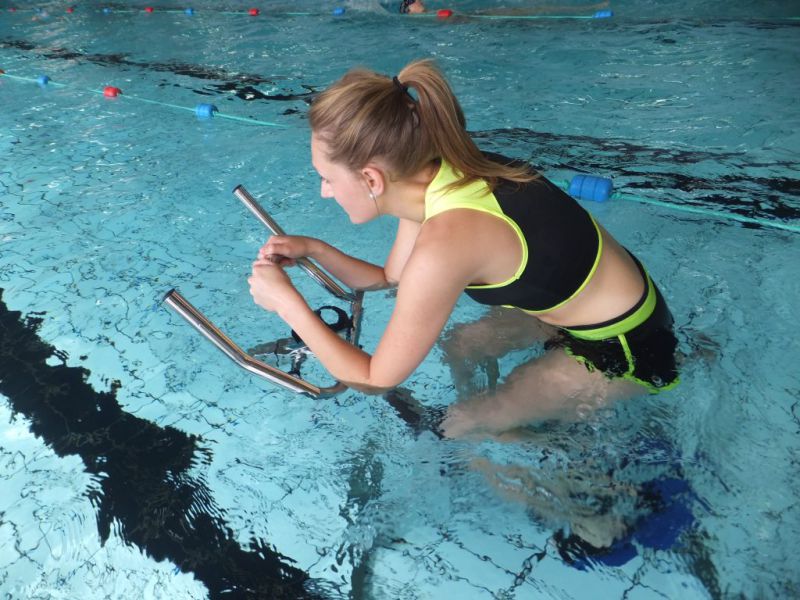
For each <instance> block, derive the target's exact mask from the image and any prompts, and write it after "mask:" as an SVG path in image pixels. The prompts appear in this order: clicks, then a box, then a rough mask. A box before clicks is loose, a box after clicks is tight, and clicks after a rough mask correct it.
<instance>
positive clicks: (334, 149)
mask: <svg viewBox="0 0 800 600" xmlns="http://www.w3.org/2000/svg"><path fill="white" fill-rule="evenodd" d="M409 88H411V89H413V90H414V92H415V93H416V98H414V97H413V96H412V95H411V93H410V92H409V91H408V89H409ZM308 119H309V122H310V124H311V130H312V132H313V133H314V134H315V135H316V136H317V137H318V138H319V139H320V140H322V141H323V142H324V143H325V145H326V146H327V149H328V156H327V158H328V159H329V160H331V161H332V162H335V163H339V164H342V165H345V166H347V167H348V168H349V169H351V170H353V171H357V170H359V169H361V168H362V167H364V166H365V165H366V164H367V163H369V162H370V161H372V160H376V159H378V160H380V161H381V162H383V163H384V164H385V165H386V166H387V168H388V170H389V175H390V177H391V178H392V179H403V178H405V177H409V176H411V175H414V174H415V173H418V172H419V171H420V170H422V169H423V168H424V167H426V166H428V165H430V164H431V162H433V161H435V160H437V159H439V158H442V159H444V160H445V161H447V162H448V163H450V164H451V165H452V166H453V167H454V169H455V170H456V171H457V172H459V173H460V174H461V175H462V177H461V179H459V180H458V181H457V182H455V183H454V184H453V187H461V186H464V185H467V184H469V183H471V182H473V181H475V180H477V179H484V180H485V181H486V182H487V183H488V184H489V186H490V187H491V188H494V187H495V185H497V182H498V180H499V179H507V180H510V181H515V182H519V183H524V182H528V181H533V180H534V179H536V178H537V177H538V175H536V174H535V173H534V172H532V171H531V169H530V168H529V167H527V166H525V165H503V164H500V163H496V162H493V161H491V160H489V159H488V158H486V157H485V156H484V155H483V154H482V153H481V151H480V150H479V149H478V147H477V146H476V145H475V143H474V142H473V141H472V138H470V137H469V134H468V133H467V130H466V119H465V118H464V112H463V111H462V110H461V105H460V104H459V103H458V100H457V99H456V97H455V96H454V95H453V91H452V90H451V89H450V85H449V84H448V83H447V80H446V79H445V78H444V76H443V75H442V73H441V72H440V71H439V69H438V68H437V67H436V65H435V64H434V63H433V61H432V60H429V59H428V60H418V61H414V62H412V63H410V64H409V65H407V66H406V67H405V68H404V69H403V70H402V71H400V73H399V74H398V75H397V77H396V78H394V80H393V79H392V78H390V77H386V76H385V75H380V74H378V73H375V72H374V71H370V70H367V69H361V68H359V69H353V70H351V71H349V72H348V73H347V74H345V75H344V76H343V77H342V78H341V79H340V80H339V81H337V82H336V83H334V84H333V85H331V86H330V87H329V88H328V89H326V90H325V91H324V92H322V93H321V94H320V95H319V96H318V97H317V98H316V100H315V101H314V103H313V104H312V106H311V110H310V111H309V113H308Z"/></svg>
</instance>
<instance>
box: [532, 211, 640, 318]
mask: <svg viewBox="0 0 800 600" xmlns="http://www.w3.org/2000/svg"><path fill="white" fill-rule="evenodd" d="M600 231H601V233H602V235H603V253H602V255H601V257H600V263H599V264H598V265H597V270H596V271H595V273H594V276H593V277H592V279H591V280H590V281H589V283H587V284H586V287H585V288H583V290H581V292H580V293H579V294H578V295H577V296H575V297H574V298H573V299H572V300H570V301H569V302H568V303H567V304H565V305H564V306H560V307H559V308H557V309H555V310H552V311H550V312H547V313H541V314H536V315H535V316H536V317H537V318H538V319H540V320H542V321H544V322H545V323H549V324H551V325H556V326H560V327H570V326H577V325H594V324H595V323H602V322H604V321H609V320H611V319H614V318H616V317H618V316H619V315H621V314H623V313H624V312H625V311H627V310H629V309H631V308H633V306H634V305H635V304H636V303H637V302H638V301H639V300H640V299H641V297H642V294H643V293H644V286H645V282H644V280H643V279H642V275H641V273H640V272H639V268H638V267H637V266H636V263H635V262H634V261H633V259H632V258H631V256H630V255H629V254H628V253H627V252H626V250H625V249H624V248H623V247H622V246H620V245H619V243H617V241H616V240H614V238H612V237H611V236H610V235H609V234H608V232H606V230H605V229H603V228H602V227H600Z"/></svg>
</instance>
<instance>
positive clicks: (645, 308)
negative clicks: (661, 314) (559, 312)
mask: <svg viewBox="0 0 800 600" xmlns="http://www.w3.org/2000/svg"><path fill="white" fill-rule="evenodd" d="M655 309H656V288H655V286H654V285H653V281H652V280H651V279H650V276H649V275H647V298H645V301H644V302H643V303H642V305H641V306H640V307H639V308H637V309H636V311H634V312H633V314H630V315H628V316H627V317H625V318H624V319H622V320H621V321H618V322H616V323H612V324H611V325H606V326H605V327H597V328H595V329H567V328H564V331H566V332H567V333H569V334H570V335H571V336H572V337H575V338H578V339H579V340H591V341H598V340H606V339H608V338H613V337H617V336H620V335H622V334H625V333H628V332H629V331H630V330H631V329H634V328H636V327H638V326H639V325H641V324H642V323H644V322H645V321H646V320H647V319H648V318H649V317H650V315H652V314H653V311H654V310H655ZM623 346H624V347H625V348H626V353H627V345H625V344H623ZM626 355H627V354H626Z"/></svg>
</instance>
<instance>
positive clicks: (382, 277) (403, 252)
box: [258, 219, 420, 290]
mask: <svg viewBox="0 0 800 600" xmlns="http://www.w3.org/2000/svg"><path fill="white" fill-rule="evenodd" d="M419 227H420V225H419V223H414V222H412V221H407V220H405V219H400V223H399V224H398V227H397V235H396V236H395V241H394V245H393V246H392V249H391V251H390V252H389V257H388V258H387V260H386V266H384V267H380V266H378V265H374V264H372V263H369V262H366V261H364V260H361V259H359V258H355V257H354V256H350V255H349V254H345V253H344V252H342V251H341V250H339V249H337V248H335V247H333V246H331V245H330V244H328V243H326V242H323V241H322V240H318V239H316V238H310V237H304V236H288V235H276V236H272V237H271V238H270V239H269V240H267V243H266V244H264V246H263V247H262V248H261V250H259V253H258V256H259V259H261V260H269V261H270V262H272V263H273V264H277V265H280V266H290V265H291V264H294V259H296V258H301V257H307V258H311V259H313V260H315V261H316V262H317V263H318V264H319V265H320V266H321V267H322V268H323V269H325V270H326V271H327V272H328V273H330V274H331V275H333V276H334V277H336V279H338V280H339V281H341V282H342V283H344V284H345V285H346V286H348V287H350V288H352V289H356V290H375V289H383V288H387V287H394V286H396V285H397V283H398V281H399V280H400V273H402V271H403V267H404V266H405V263H406V261H407V260H408V256H409V254H410V253H411V249H412V248H413V246H414V241H415V240H416V237H417V233H418V231H419ZM277 257H285V258H288V259H290V260H289V261H286V260H283V258H277Z"/></svg>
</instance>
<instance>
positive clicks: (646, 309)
mask: <svg viewBox="0 0 800 600" xmlns="http://www.w3.org/2000/svg"><path fill="white" fill-rule="evenodd" d="M637 265H638V266H639V270H640V271H641V272H642V275H643V276H644V279H645V282H646V284H647V285H646V286H645V291H644V294H643V295H642V298H641V299H640V300H639V302H637V304H636V305H635V306H634V307H633V308H631V309H630V310H629V311H627V312H626V313H624V314H622V315H620V316H619V317H617V318H616V319H613V320H611V321H607V322H605V323H599V324H597V325H587V326H580V327H569V328H564V329H562V333H561V334H560V335H559V336H557V337H556V338H555V339H553V340H551V341H549V342H548V343H547V347H548V348H553V347H560V348H563V349H564V350H565V351H566V352H567V354H569V355H570V356H572V357H574V358H575V359H576V360H578V361H579V362H581V363H583V364H584V365H586V368H587V369H589V370H590V371H595V370H597V371H600V372H602V373H604V374H605V375H606V376H607V377H608V378H609V379H627V380H629V381H633V382H635V383H638V384H641V385H643V386H644V387H646V388H647V389H648V391H650V392H651V393H656V392H659V391H662V390H665V389H669V388H672V387H674V386H676V385H677V384H678V381H679V378H678V368H677V365H676V363H675V351H676V348H677V346H678V340H677V339H676V337H675V333H674V332H673V329H672V325H673V318H672V314H671V313H670V312H669V308H667V303H666V302H665V301H664V297H663V296H662V295H661V292H660V291H659V290H658V288H657V287H656V286H655V284H654V283H653V282H652V280H651V279H650V277H649V276H648V275H647V272H646V271H645V270H644V268H643V267H642V265H641V264H640V263H639V262H638V261H637Z"/></svg>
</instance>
